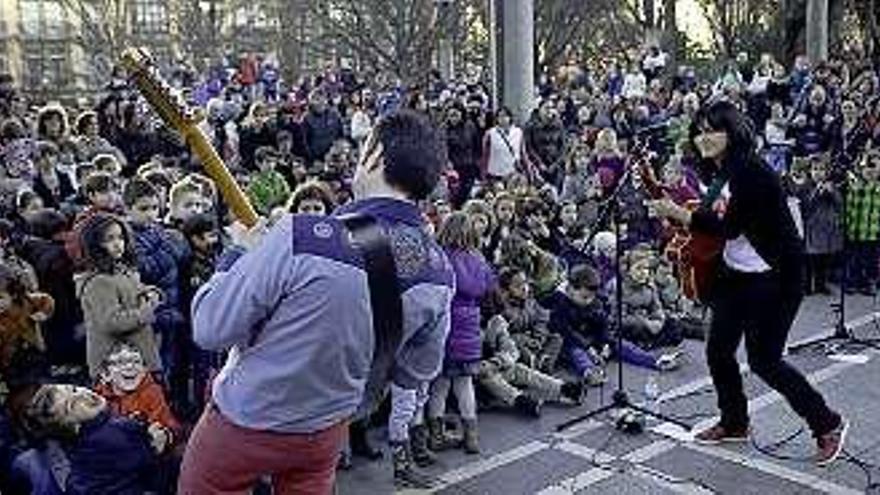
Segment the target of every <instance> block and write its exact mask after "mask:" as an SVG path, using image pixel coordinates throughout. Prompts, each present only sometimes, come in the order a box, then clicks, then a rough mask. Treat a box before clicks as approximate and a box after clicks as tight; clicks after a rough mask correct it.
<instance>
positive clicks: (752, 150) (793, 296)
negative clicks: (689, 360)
mask: <svg viewBox="0 0 880 495" xmlns="http://www.w3.org/2000/svg"><path fill="white" fill-rule="evenodd" d="M691 136H692V140H693V143H694V145H695V147H696V149H697V150H698V151H699V153H700V155H701V156H702V158H703V161H704V163H703V166H704V168H705V169H706V170H710V171H711V172H712V173H713V176H714V178H715V180H714V181H713V182H714V183H716V184H718V183H723V182H726V185H724V187H723V189H722V190H721V197H722V198H724V197H726V201H715V202H714V203H712V204H707V205H705V206H703V207H701V208H700V209H698V210H697V211H695V212H693V213H691V212H690V211H688V210H686V209H684V208H681V207H679V206H677V205H675V203H673V202H672V201H670V200H668V199H663V200H656V201H651V202H649V208H651V209H652V210H653V211H654V212H655V213H656V214H657V215H658V216H661V217H667V218H670V219H672V220H674V221H677V222H678V223H680V224H682V225H685V226H687V227H688V228H689V229H690V230H691V231H693V232H701V233H706V234H712V235H717V236H720V237H722V238H723V239H724V240H725V244H724V250H723V256H722V258H723V259H722V261H721V262H720V263H719V265H720V266H719V273H718V274H717V277H716V282H715V285H714V290H713V293H712V294H710V295H709V300H710V305H711V307H712V310H713V312H712V323H711V327H710V331H709V336H708V341H707V343H706V355H707V361H708V364H709V370H710V373H711V375H712V381H713V383H714V386H715V390H716V393H717V394H718V407H719V409H720V410H721V419H720V421H719V422H718V423H717V424H716V425H714V426H712V427H711V428H708V429H707V430H705V431H702V432H700V433H698V434H697V435H696V440H697V441H698V442H701V443H709V444H718V443H723V442H744V441H747V440H748V438H749V431H750V430H749V416H748V400H747V398H746V396H745V394H744V393H743V384H742V377H741V376H740V372H739V366H738V364H737V361H736V350H737V348H738V347H739V344H740V341H741V340H742V339H743V336H745V340H746V351H747V354H748V361H749V366H750V368H751V370H752V371H753V372H754V373H755V374H757V375H758V376H759V377H761V379H763V380H764V381H765V382H766V383H767V384H768V385H770V386H771V387H772V388H773V389H775V390H776V391H778V392H779V393H780V394H782V395H783V396H784V397H785V398H786V399H787V400H788V402H789V404H791V406H792V408H793V409H794V410H795V412H797V413H798V415H800V416H801V417H802V418H804V419H805V420H806V421H807V423H808V424H809V426H810V429H811V430H812V432H813V435H814V436H815V437H816V440H817V445H818V452H817V455H816V462H817V463H818V464H819V465H827V464H830V463H832V462H833V461H834V460H835V459H837V457H838V456H839V455H840V452H841V450H842V449H843V444H844V440H845V438H846V433H847V429H848V426H849V424H848V422H847V421H846V419H844V418H843V417H842V416H841V415H840V414H839V413H837V412H835V411H833V410H832V409H830V408H829V407H828V405H827V404H826V402H825V399H824V398H823V397H822V395H821V394H819V392H817V391H816V389H815V388H813V386H812V385H810V384H809V383H808V382H807V380H806V378H805V377H804V375H803V374H801V373H800V372H799V371H798V370H796V369H795V368H793V367H792V366H791V365H789V364H788V363H787V362H786V361H785V360H784V359H783V352H784V350H785V342H786V339H787V338H788V333H789V331H790V329H791V325H792V323H793V322H794V318H795V316H796V315H797V312H798V308H799V306H800V303H801V300H802V299H803V290H804V284H803V267H804V248H803V242H802V240H801V239H800V237H799V235H798V231H797V228H796V225H795V222H794V219H793V217H792V213H791V211H790V209H789V207H788V205H787V204H786V197H785V194H784V192H783V188H782V186H781V185H780V181H779V178H778V176H777V175H776V174H775V173H774V172H773V171H772V170H771V169H770V168H769V167H768V166H767V165H766V164H765V163H764V162H762V161H761V160H760V158H759V157H758V154H757V151H756V146H755V139H754V134H753V131H752V126H751V124H750V122H749V121H748V120H747V119H746V118H745V117H744V116H743V114H742V113H741V112H740V111H739V110H737V109H736V107H735V106H734V105H733V104H731V103H729V102H727V101H723V100H721V101H717V102H715V103H713V104H712V105H710V106H709V107H708V108H706V110H705V111H703V112H701V113H700V114H699V115H698V118H697V119H696V120H695V125H694V126H693V128H692V130H691Z"/></svg>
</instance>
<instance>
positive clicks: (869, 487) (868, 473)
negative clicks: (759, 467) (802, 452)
mask: <svg viewBox="0 0 880 495" xmlns="http://www.w3.org/2000/svg"><path fill="white" fill-rule="evenodd" d="M805 431H806V429H805V428H804V427H801V428H799V429H798V430H797V431H795V432H794V433H791V434H789V435H787V436H786V437H784V438H783V439H782V440H778V441H776V442H773V443H771V444H769V445H760V444H758V442H757V441H756V440H755V438H754V437H752V438H751V444H752V447H754V449H755V450H757V451H758V452H760V453H762V454H764V455H766V456H768V457H771V458H773V459H777V460H782V461H795V462H805V463H807V462H813V461H814V459H815V457H813V456H809V457H803V456H789V455H784V454H779V453H777V452H776V450H778V449H780V448H782V447H784V446H785V445H787V444H788V443H790V442H791V441H793V440H794V439H796V438H798V437H799V436H801V435H802V434H803V433H804V432H805ZM840 455H841V457H840V460H842V461H844V462H848V463H850V464H852V465H854V466H856V467H858V468H859V469H861V470H862V472H863V473H864V474H865V493H871V492H873V491H878V492H880V481H874V471H878V470H880V466H878V465H876V464H871V463H869V462H867V461H864V460H862V459H861V458H859V457H857V456H856V455H855V454H852V453H850V452H848V451H847V450H846V449H843V450H842V451H841V454H840Z"/></svg>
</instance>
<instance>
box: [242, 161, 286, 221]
mask: <svg viewBox="0 0 880 495" xmlns="http://www.w3.org/2000/svg"><path fill="white" fill-rule="evenodd" d="M247 195H248V198H250V200H251V202H252V203H253V204H254V208H255V209H256V210H257V212H259V213H260V214H263V215H268V214H269V213H271V212H272V209H273V208H276V207H278V206H283V205H284V203H286V202H287V199H288V198H289V197H290V186H289V185H288V184H287V180H286V179H285V178H284V176H283V175H281V174H280V173H279V172H276V171H274V170H272V171H269V172H260V173H258V174H257V175H256V176H254V178H253V180H252V181H251V183H250V185H249V186H248V190H247Z"/></svg>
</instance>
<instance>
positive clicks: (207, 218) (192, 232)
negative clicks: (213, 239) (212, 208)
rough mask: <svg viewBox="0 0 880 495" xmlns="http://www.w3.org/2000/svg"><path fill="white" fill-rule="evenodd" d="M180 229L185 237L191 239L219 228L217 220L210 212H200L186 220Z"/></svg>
mask: <svg viewBox="0 0 880 495" xmlns="http://www.w3.org/2000/svg"><path fill="white" fill-rule="evenodd" d="M180 230H181V232H183V236H184V237H186V238H187V239H191V238H193V237H197V236H200V235H204V234H206V233H208V232H212V231H214V230H217V220H216V219H215V218H214V217H213V216H212V215H210V214H208V213H198V214H196V215H193V216H191V217H189V218H187V219H186V220H184V222H183V226H182V227H181V229H180Z"/></svg>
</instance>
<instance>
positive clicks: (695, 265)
mask: <svg viewBox="0 0 880 495" xmlns="http://www.w3.org/2000/svg"><path fill="white" fill-rule="evenodd" d="M723 250H724V240H723V239H721V238H719V237H715V236H710V235H705V234H700V233H696V232H687V231H684V230H683V229H680V230H679V231H678V232H676V234H675V235H673V237H672V240H671V241H669V244H667V245H666V249H665V251H664V254H665V255H666V258H667V259H669V260H670V261H671V262H672V263H673V264H674V266H675V272H676V275H677V276H678V280H679V284H680V285H681V290H682V293H684V295H685V296H686V297H687V298H688V299H692V300H694V301H700V302H704V303H705V302H706V300H707V298H708V296H709V294H711V291H712V283H713V282H714V281H715V274H716V272H717V270H718V266H719V265H718V264H719V263H720V261H721V254H722V252H723Z"/></svg>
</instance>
